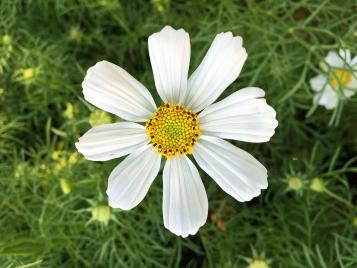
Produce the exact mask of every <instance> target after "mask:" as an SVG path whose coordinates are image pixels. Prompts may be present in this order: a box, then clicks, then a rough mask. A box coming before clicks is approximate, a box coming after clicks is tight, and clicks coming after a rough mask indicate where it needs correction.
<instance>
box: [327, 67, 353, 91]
mask: <svg viewBox="0 0 357 268" xmlns="http://www.w3.org/2000/svg"><path fill="white" fill-rule="evenodd" d="M351 79H352V74H351V72H349V71H346V70H342V69H335V70H334V71H333V72H331V73H330V77H329V82H330V85H331V86H332V87H333V88H334V89H335V90H338V89H339V88H340V87H342V86H346V85H347V84H348V83H349V82H350V81H351Z"/></svg>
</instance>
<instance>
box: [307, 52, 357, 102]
mask: <svg viewBox="0 0 357 268" xmlns="http://www.w3.org/2000/svg"><path fill="white" fill-rule="evenodd" d="M356 68H357V56H355V57H354V58H353V59H352V58H351V52H350V51H349V50H348V49H347V50H342V49H340V50H339V53H338V54H337V53H336V52H334V51H330V52H329V53H328V54H327V56H326V58H325V61H324V62H322V63H321V69H322V71H323V74H319V75H317V76H315V77H314V78H312V79H311V80H310V85H311V88H312V90H314V91H315V92H316V95H315V97H314V102H316V103H318V104H319V105H322V106H325V108H326V109H334V108H336V106H337V104H338V102H339V100H340V99H343V98H349V97H351V96H352V95H353V94H354V93H355V91H356V90H357V71H356Z"/></svg>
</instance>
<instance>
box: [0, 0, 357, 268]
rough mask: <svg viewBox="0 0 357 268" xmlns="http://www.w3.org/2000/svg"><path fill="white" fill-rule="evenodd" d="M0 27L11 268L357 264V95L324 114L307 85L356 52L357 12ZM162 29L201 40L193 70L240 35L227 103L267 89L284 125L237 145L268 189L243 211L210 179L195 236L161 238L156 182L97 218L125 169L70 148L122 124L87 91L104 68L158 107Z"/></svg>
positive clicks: (5, 219) (1, 175) (103, 18)
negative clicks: (336, 58)
mask: <svg viewBox="0 0 357 268" xmlns="http://www.w3.org/2000/svg"><path fill="white" fill-rule="evenodd" d="M0 18H1V20H0V37H1V38H2V39H0V41H1V40H2V41H1V42H0V189H1V190H0V237H1V239H0V263H1V267H8V268H13V267H246V266H248V265H249V263H252V261H253V260H254V259H255V258H265V259H266V263H269V265H270V267H284V268H286V267H296V268H306V267H309V268H314V267H323V268H332V267H346V268H348V267H351V268H352V267H357V242H356V233H357V218H356V216H357V210H356V207H355V205H354V203H353V201H356V181H355V177H353V176H354V173H356V171H357V166H356V160H357V159H356V157H355V152H356V145H357V143H356V116H357V114H356V105H355V103H356V97H355V98H352V99H348V100H346V101H344V102H343V103H341V105H340V106H339V107H338V109H336V110H335V111H333V112H331V111H327V110H325V109H324V108H321V107H316V106H314V105H312V96H313V94H312V91H311V89H310V88H309V83H308V81H309V79H310V78H311V77H313V76H314V75H316V73H317V72H318V70H319V67H318V66H319V62H320V61H321V60H322V59H323V58H324V56H325V55H326V54H327V52H328V51H329V50H337V49H338V48H340V47H343V48H348V49H351V51H352V52H353V54H357V46H356V35H357V31H356V25H357V14H356V3H355V1H354V0H346V1H342V0H341V1H337V0H336V1H275V0H267V1H254V0H247V1H233V0H222V1H208V0H198V1H169V0H163V1H158V0H155V1H144V0H142V1H114V0H113V1H111V0H97V1H96V0H89V1H81V0H78V1H75V0H68V1H63V0H30V1H25V0H23V1H21V0H11V1H10V0H2V1H0ZM166 24H169V25H172V26H173V27H176V28H181V27H182V28H184V29H185V30H186V31H188V32H189V33H190V37H191V44H192V45H191V46H192V53H191V54H192V58H191V68H190V70H191V72H192V71H193V70H194V69H195V67H196V66H197V65H198V64H199V62H200V61H201V59H202V57H203V56H204V53H205V52H206V50H207V48H208V47H209V45H210V43H211V41H212V40H213V38H214V36H215V35H216V34H217V33H219V32H222V31H232V32H234V34H236V35H241V36H243V38H244V46H245V47H246V49H247V51H248V55H249V57H248V60H247V62H246V65H245V67H244V68H243V71H242V73H241V75H240V78H239V79H238V80H237V81H236V82H235V83H234V84H233V85H231V86H230V87H229V89H228V90H226V91H225V92H224V94H223V96H222V97H224V96H227V95H229V94H231V93H232V92H234V91H235V90H237V89H239V88H243V87H246V86H250V85H255V86H258V87H261V88H263V89H265V90H266V95H267V96H266V97H267V100H268V102H269V104H271V105H272V106H273V107H274V108H275V109H276V110H277V114H278V120H279V127H278V129H277V132H276V134H275V136H274V137H273V138H272V140H271V141H270V142H269V143H266V144H247V143H238V142H237V143H236V145H238V146H240V147H242V148H244V149H246V150H247V151H249V152H250V153H252V154H253V155H254V156H255V157H256V158H257V159H259V160H260V161H261V162H262V163H263V164H264V165H265V166H266V167H267V168H268V170H269V188H268V189H267V190H266V191H264V193H263V194H262V196H260V197H259V198H255V199H254V200H253V201H251V202H248V203H238V202H236V201H235V200H233V198H231V197H230V196H228V195H226V194H225V193H224V192H223V191H222V190H221V189H220V188H219V187H218V186H217V185H216V184H215V183H214V182H213V181H212V180H211V179H210V178H209V177H208V176H207V175H205V174H204V173H203V172H201V177H202V179H203V181H204V184H205V186H206V188H207V192H208V198H209V208H210V212H209V219H208V221H207V223H206V225H205V226H204V227H202V228H201V230H200V231H199V233H198V234H197V235H196V236H193V237H189V238H188V239H182V238H179V237H176V236H175V235H173V234H171V233H170V232H169V231H167V230H166V229H165V228H164V227H163V221H162V214H161V213H162V212H161V207H162V182H161V172H160V175H159V177H158V178H157V179H156V180H155V182H154V184H153V186H152V187H151V189H150V191H149V194H148V196H147V197H146V198H145V199H144V201H143V202H142V203H141V204H140V205H139V206H138V207H137V208H135V209H134V210H132V211H130V212H123V211H119V210H115V209H114V210H105V211H104V212H103V213H104V214H103V215H102V214H101V216H100V217H99V216H98V215H97V216H94V217H93V215H96V214H93V210H94V211H97V210H98V208H102V209H103V208H104V209H105V206H103V205H106V204H107V198H106V194H105V190H106V184H107V182H106V181H107V178H108V176H109V174H110V171H111V170H112V169H113V167H114V166H115V165H117V164H118V162H119V161H121V160H112V161H109V162H105V163H94V162H90V161H86V160H84V159H83V158H82V157H81V156H79V155H77V154H76V153H75V148H74V142H75V141H76V140H77V139H78V137H79V136H80V135H82V134H83V133H84V132H85V131H86V130H87V129H89V128H90V127H91V125H90V123H89V122H94V120H95V122H97V120H104V119H105V120H109V121H111V120H112V118H111V117H110V116H109V117H108V116H106V115H102V114H100V113H99V114H98V113H97V112H95V110H94V107H92V106H91V105H89V104H88V103H86V102H85V101H84V99H83V95H82V93H81V82H82V79H83V77H84V75H85V71H86V70H87V68H88V67H90V66H92V65H94V64H95V63H96V62H97V61H99V60H102V59H106V60H108V61H111V62H113V63H116V64H118V65H121V66H122V67H124V68H125V69H126V70H128V72H129V73H131V74H132V75H133V76H134V77H136V78H137V79H138V80H139V81H141V82H142V83H143V84H144V85H146V86H147V87H148V88H149V90H150V91H151V93H152V94H153V95H154V96H155V99H156V101H157V103H159V98H158V95H157V93H156V92H155V88H154V82H153V77H152V71H151V66H150V62H149V58H148V51H147V38H148V36H149V35H150V34H152V33H154V32H157V31H159V30H160V29H161V28H162V27H163V26H164V25H166ZM94 112H95V114H93V115H92V117H91V114H92V113H94ZM97 117H98V118H97ZM113 120H114V121H115V120H117V119H115V118H114V117H113ZM118 120H119V119H118ZM292 177H294V178H298V179H299V181H298V186H299V187H298V189H294V187H291V184H290V187H289V179H291V178H292ZM316 179H318V180H319V181H316ZM295 182H296V181H295ZM290 183H291V181H290ZM295 185H296V184H295ZM321 185H322V186H323V187H321ZM295 188H296V186H295ZM96 213H97V212H96ZM102 217H105V220H100V219H102ZM108 218H109V220H108ZM256 263H258V262H256ZM251 267H253V265H251Z"/></svg>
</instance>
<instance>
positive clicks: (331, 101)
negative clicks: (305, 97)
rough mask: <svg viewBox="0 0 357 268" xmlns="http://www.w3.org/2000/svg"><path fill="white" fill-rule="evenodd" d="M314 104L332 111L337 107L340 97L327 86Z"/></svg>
mask: <svg viewBox="0 0 357 268" xmlns="http://www.w3.org/2000/svg"><path fill="white" fill-rule="evenodd" d="M314 102H315V103H316V102H317V103H318V104H319V105H321V106H324V107H325V108H326V109H328V110H331V109H334V108H336V106H337V102H338V95H337V93H336V92H335V90H334V89H333V88H332V87H331V86H329V85H327V86H326V88H325V89H324V90H323V91H322V92H321V93H319V94H317V95H316V96H315V97H314Z"/></svg>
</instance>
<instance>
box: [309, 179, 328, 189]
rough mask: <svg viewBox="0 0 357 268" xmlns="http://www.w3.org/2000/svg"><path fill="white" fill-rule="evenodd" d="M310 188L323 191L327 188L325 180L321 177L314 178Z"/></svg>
mask: <svg viewBox="0 0 357 268" xmlns="http://www.w3.org/2000/svg"><path fill="white" fill-rule="evenodd" d="M310 189H311V190H313V191H315V192H318V193H322V192H324V191H325V190H326V186H325V182H324V181H323V180H322V179H320V178H314V179H312V180H311V182H310Z"/></svg>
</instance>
